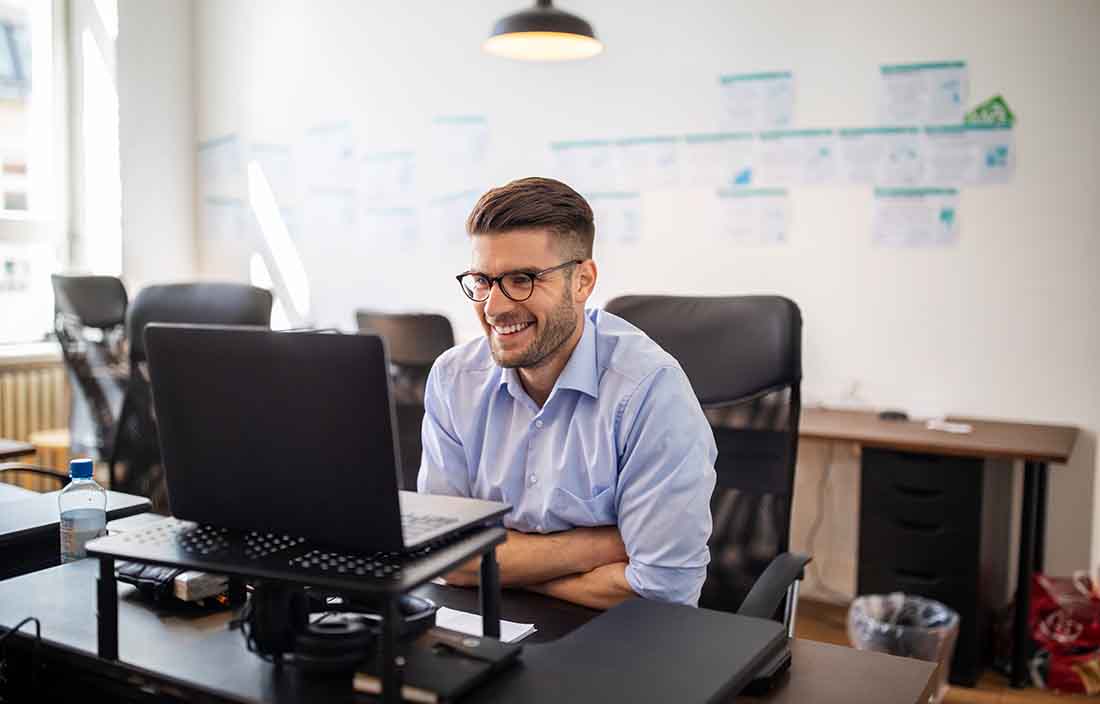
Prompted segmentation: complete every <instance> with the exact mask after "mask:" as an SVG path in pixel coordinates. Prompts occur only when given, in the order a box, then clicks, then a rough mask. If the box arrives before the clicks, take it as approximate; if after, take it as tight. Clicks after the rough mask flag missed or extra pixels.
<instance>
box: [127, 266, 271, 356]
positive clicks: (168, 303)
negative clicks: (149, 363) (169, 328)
mask: <svg viewBox="0 0 1100 704" xmlns="http://www.w3.org/2000/svg"><path fill="white" fill-rule="evenodd" d="M273 300H274V299H273V297H272V295H271V292H270V291H268V290H267V289H263V288H257V287H255V286H249V285H247V284H235V283H188V284H163V285H158V286H148V287H146V288H143V289H142V290H141V291H139V292H138V294H137V296H136V297H135V298H134V303H133V305H131V306H130V311H129V313H128V315H127V316H126V334H127V337H129V339H130V359H131V360H133V361H137V362H140V361H144V360H145V339H144V337H143V335H142V333H143V331H144V330H145V326H146V325H148V324H149V323H154V322H156V323H196V324H206V325H258V326H262V327H269V326H270V325H271V306H272V303H273Z"/></svg>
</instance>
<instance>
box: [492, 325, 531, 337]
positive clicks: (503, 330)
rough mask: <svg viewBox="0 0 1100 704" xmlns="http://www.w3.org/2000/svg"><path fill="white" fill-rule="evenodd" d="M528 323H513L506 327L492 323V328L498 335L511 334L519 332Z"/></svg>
mask: <svg viewBox="0 0 1100 704" xmlns="http://www.w3.org/2000/svg"><path fill="white" fill-rule="evenodd" d="M530 324H531V323H516V324H515V325H509V326H507V327H500V326H499V325H494V326H493V330H496V331H497V334H498V335H511V334H512V333H515V332H519V331H520V330H522V329H524V328H525V327H527V326H528V325H530Z"/></svg>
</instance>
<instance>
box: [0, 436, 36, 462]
mask: <svg viewBox="0 0 1100 704" xmlns="http://www.w3.org/2000/svg"><path fill="white" fill-rule="evenodd" d="M33 454H34V445H32V444H30V443H29V442H20V441H18V440H6V439H4V438H0V462H6V461H8V460H14V459H16V458H19V457H25V456H27V455H33Z"/></svg>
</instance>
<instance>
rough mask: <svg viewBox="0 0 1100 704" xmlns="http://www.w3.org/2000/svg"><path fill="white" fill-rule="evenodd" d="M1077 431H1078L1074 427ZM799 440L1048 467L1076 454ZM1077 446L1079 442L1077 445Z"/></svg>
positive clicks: (812, 436) (852, 437)
mask: <svg viewBox="0 0 1100 704" xmlns="http://www.w3.org/2000/svg"><path fill="white" fill-rule="evenodd" d="M1075 430H1076V428H1075ZM798 437H799V438H800V439H801V440H824V441H827V442H851V443H855V444H857V445H860V446H862V447H874V448H877V449H881V450H899V451H901V452H916V453H923V454H926V455H945V456H948V457H978V458H981V459H994V460H1023V461H1025V462H1046V463H1048V464H1066V463H1067V462H1069V458H1070V456H1071V455H1072V454H1073V449H1072V447H1071V448H1070V452H1069V453H1068V454H1057V455H1056V454H1040V453H1026V454H1025V453H1022V452H1003V451H1000V450H982V451H980V452H979V451H976V450H975V448H970V447H950V446H946V447H945V446H942V445H928V444H924V443H919V442H896V441H887V440H883V439H881V438H869V437H867V436H865V435H860V434H858V433H849V434H841V433H829V434H825V433H812V432H807V433H804V432H802V431H801V430H799V432H798ZM1074 446H1076V439H1075V442H1074Z"/></svg>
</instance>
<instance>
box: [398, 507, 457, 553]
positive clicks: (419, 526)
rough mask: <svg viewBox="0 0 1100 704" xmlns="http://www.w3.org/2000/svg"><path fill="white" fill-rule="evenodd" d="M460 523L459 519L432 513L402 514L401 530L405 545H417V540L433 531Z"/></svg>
mask: <svg viewBox="0 0 1100 704" xmlns="http://www.w3.org/2000/svg"><path fill="white" fill-rule="evenodd" d="M453 523H458V519H457V518H452V517H451V516H438V515H436V514H432V513H404V512H403V513H402V514H401V530H402V532H403V533H404V535H405V544H406V545H407V544H409V543H415V542H416V541H417V539H419V538H421V537H423V536H424V535H426V534H428V533H430V532H431V531H433V530H435V529H437V528H442V527H443V526H449V525H451V524H453Z"/></svg>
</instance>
